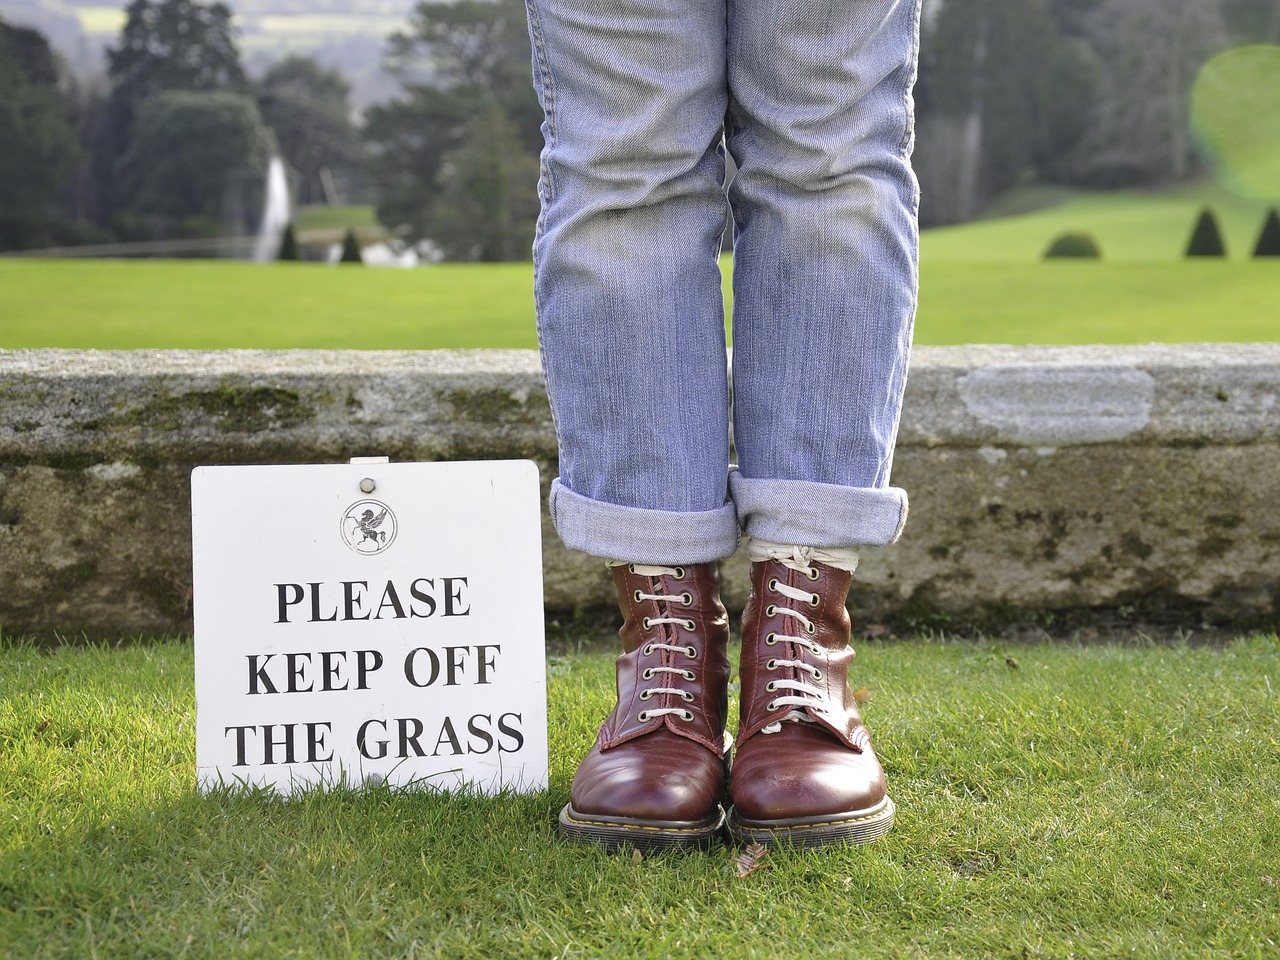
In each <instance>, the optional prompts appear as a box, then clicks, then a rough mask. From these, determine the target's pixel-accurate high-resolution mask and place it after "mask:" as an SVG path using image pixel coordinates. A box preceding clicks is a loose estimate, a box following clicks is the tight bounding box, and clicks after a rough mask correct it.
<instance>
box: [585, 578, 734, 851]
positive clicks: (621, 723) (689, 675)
mask: <svg viewBox="0 0 1280 960" xmlns="http://www.w3.org/2000/svg"><path fill="white" fill-rule="evenodd" d="M613 579H614V584H615V586H616V587H617V589H618V607H619V609H620V610H621V611H622V616H623V624H622V629H621V630H619V631H618V633H619V635H620V636H621V637H622V645H623V649H624V650H625V652H624V653H623V654H622V656H620V657H619V658H618V667H617V670H618V704H617V706H616V707H614V709H613V712H612V713H611V714H609V718H608V719H607V720H606V721H605V723H604V726H603V727H601V728H600V734H599V736H598V737H597V738H596V742H595V745H594V746H593V747H592V748H591V750H590V751H589V752H588V753H587V756H586V759H584V760H583V761H582V764H581V765H580V766H579V767H578V772H577V773H576V774H575V775H574V778H573V786H572V788H571V789H570V793H569V803H568V804H567V805H566V806H565V807H564V809H563V810H561V811H560V832H561V833H562V834H563V835H564V836H566V837H568V838H570V839H573V840H584V841H590V842H595V843H601V844H604V845H606V846H610V847H616V846H620V845H624V844H629V845H633V846H637V847H642V848H667V847H702V846H708V845H710V844H711V843H712V842H714V841H715V839H716V838H717V836H718V835H719V834H720V831H721V830H722V829H723V827H724V810H723V808H722V807H721V805H720V801H721V799H722V797H723V795H724V783H725V765H726V760H727V754H728V745H727V742H726V739H727V738H726V736H725V730H724V724H725V715H726V713H727V712H728V684H729V658H728V656H727V655H726V653H725V647H726V644H727V643H728V639H729V618H728V616H727V615H726V614H725V609H724V606H723V604H721V602H720V596H719V590H718V587H717V582H716V572H715V567H714V566H712V565H710V564H701V565H691V566H686V567H649V566H643V565H639V564H631V565H629V566H619V567H614V568H613Z"/></svg>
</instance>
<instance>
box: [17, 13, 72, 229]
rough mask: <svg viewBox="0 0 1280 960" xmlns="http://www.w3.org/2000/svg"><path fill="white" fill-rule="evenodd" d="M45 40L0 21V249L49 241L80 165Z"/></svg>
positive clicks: (69, 113) (68, 113)
mask: <svg viewBox="0 0 1280 960" xmlns="http://www.w3.org/2000/svg"><path fill="white" fill-rule="evenodd" d="M57 81H58V76H57V70H56V67H54V60H53V56H52V53H51V51H50V50H49V45H48V42H47V41H45V40H44V37H43V36H42V35H41V34H39V33H38V32H37V31H35V30H28V29H23V28H15V27H10V26H9V25H8V24H5V23H4V22H2V21H0V247H3V248H6V249H15V248H20V247H29V246H32V245H35V244H39V243H44V242H48V240H49V238H50V231H51V229H52V228H53V226H54V224H55V222H56V221H58V220H59V219H61V217H62V212H61V211H60V210H59V209H58V207H59V201H60V198H61V197H62V195H63V194H64V193H65V192H66V190H67V188H68V187H69V185H70V182H71V178H72V175H73V174H74V173H75V169H76V166H77V164H78V163H79V159H80V145H79V142H78V140H77V137H76V131H75V127H74V125H73V124H72V121H71V110H70V107H69V105H68V104H67V102H66V101H65V100H64V99H63V97H62V95H61V94H60V93H59V92H58V89H57Z"/></svg>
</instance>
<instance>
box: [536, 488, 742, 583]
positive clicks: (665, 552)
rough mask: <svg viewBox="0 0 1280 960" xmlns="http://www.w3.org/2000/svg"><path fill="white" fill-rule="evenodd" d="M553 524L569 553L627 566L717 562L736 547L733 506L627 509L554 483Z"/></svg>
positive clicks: (728, 504) (735, 520) (736, 521)
mask: <svg viewBox="0 0 1280 960" xmlns="http://www.w3.org/2000/svg"><path fill="white" fill-rule="evenodd" d="M550 500H551V520H552V522H553V523H554V524H555V527H556V533H558V534H559V535H560V539H561V540H562V541H564V545H565V546H566V547H568V548H569V549H571V550H581V551H582V552H583V553H586V554H589V555H591V556H593V557H604V558H606V559H611V560H625V561H626V562H628V563H652V564H664V565H676V564H682V563H713V562H714V561H716V560H723V559H724V558H726V557H730V556H732V555H733V553H734V551H735V550H737V549H738V520H737V516H736V514H735V512H734V509H733V504H731V503H726V504H725V505H724V506H723V507H720V508H719V509H716V510H705V511H697V512H683V511H676V510H649V509H647V508H644V507H624V506H620V505H619V504H616V503H605V502H604V501H601V500H592V499H591V498H589V497H584V496H582V495H581V494H579V493H574V492H573V491H572V490H570V489H569V488H568V487H566V486H565V485H564V484H563V483H561V482H560V481H559V479H556V480H553V481H552V482H551V498H550Z"/></svg>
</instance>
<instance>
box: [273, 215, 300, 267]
mask: <svg viewBox="0 0 1280 960" xmlns="http://www.w3.org/2000/svg"><path fill="white" fill-rule="evenodd" d="M276 259H277V260H297V259H298V234H297V232H296V231H295V230H294V229H293V222H292V221H290V222H289V223H286V224H285V225H284V230H283V231H282V232H281V234H280V250H279V252H278V253H277V254H276Z"/></svg>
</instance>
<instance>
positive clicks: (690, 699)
mask: <svg viewBox="0 0 1280 960" xmlns="http://www.w3.org/2000/svg"><path fill="white" fill-rule="evenodd" d="M680 699H682V700H683V701H684V702H685V703H693V694H692V693H690V692H689V691H688V690H686V691H684V693H682V694H680Z"/></svg>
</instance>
